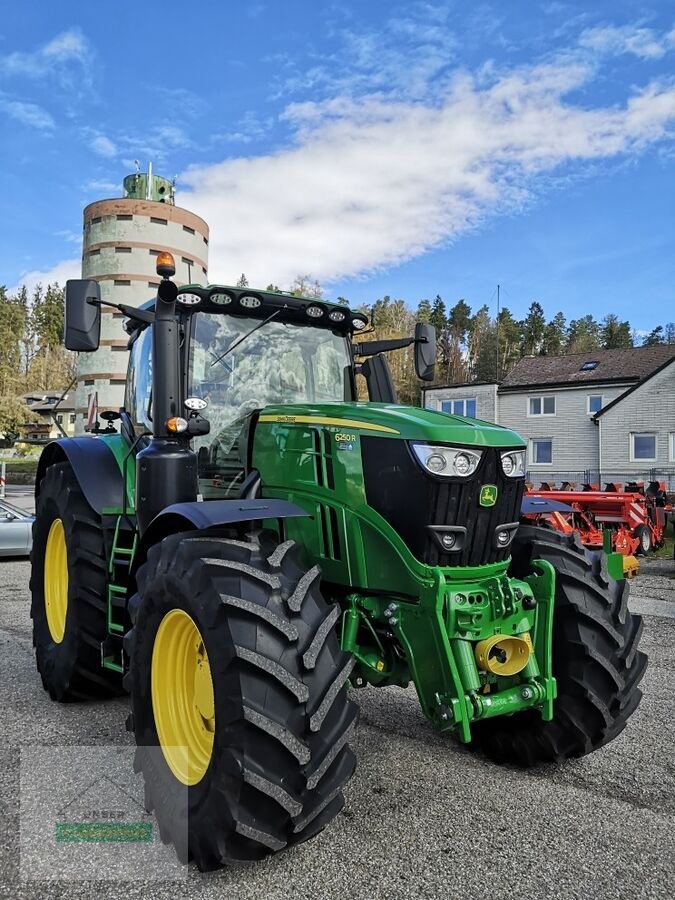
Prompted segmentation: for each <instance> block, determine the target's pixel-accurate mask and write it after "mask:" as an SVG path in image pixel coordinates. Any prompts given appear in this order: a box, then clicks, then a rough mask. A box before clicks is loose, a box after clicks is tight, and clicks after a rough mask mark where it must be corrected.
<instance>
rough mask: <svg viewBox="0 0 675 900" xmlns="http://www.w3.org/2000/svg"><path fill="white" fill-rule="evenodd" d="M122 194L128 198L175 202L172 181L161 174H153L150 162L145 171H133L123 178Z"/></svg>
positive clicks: (174, 190)
mask: <svg viewBox="0 0 675 900" xmlns="http://www.w3.org/2000/svg"><path fill="white" fill-rule="evenodd" d="M124 196H125V198H128V199H130V200H154V201H155V202H156V203H170V204H171V206H175V204H176V189H175V187H174V182H173V181H169V179H168V178H162V176H161V175H153V173H152V163H149V164H148V171H147V172H140V171H139V172H135V173H134V174H133V175H127V177H126V178H125V179H124Z"/></svg>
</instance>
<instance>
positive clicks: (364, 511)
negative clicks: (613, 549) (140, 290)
mask: <svg viewBox="0 0 675 900" xmlns="http://www.w3.org/2000/svg"><path fill="white" fill-rule="evenodd" d="M157 271H158V274H159V275H160V277H161V278H162V281H161V284H160V286H159V288H158V290H157V296H156V298H154V299H153V300H152V301H149V302H148V303H147V304H145V305H144V306H143V307H141V308H138V309H137V308H133V307H127V306H124V305H119V304H118V305H117V309H118V311H120V312H122V313H123V314H124V315H125V316H126V317H127V318H126V325H125V328H126V330H127V332H128V335H129V346H130V350H131V353H130V364H129V373H128V380H127V391H126V400H125V405H124V408H123V409H121V410H119V411H117V410H111V411H110V410H109V411H107V412H105V413H104V414H103V417H104V419H106V418H107V424H106V426H105V427H101V426H100V425H99V426H98V427H97V428H96V429H95V432H96V433H95V434H93V435H85V436H82V437H75V438H66V439H64V440H59V441H56V442H55V443H52V444H50V445H49V446H48V447H47V448H46V449H45V450H44V452H43V454H42V457H41V459H40V466H39V472H38V479H37V489H36V496H37V500H36V502H37V517H36V522H35V529H34V542H33V557H32V578H31V590H32V617H33V623H34V642H35V649H36V654H37V667H38V671H39V673H40V675H41V677H42V681H43V684H44V686H45V688H46V690H47V691H48V692H49V694H50V696H51V697H52V698H53V699H54V700H58V701H75V700H91V699H95V698H104V697H112V696H114V695H116V694H118V693H120V692H122V691H127V692H128V693H129V694H130V698H131V713H130V716H129V720H128V727H129V728H130V729H131V730H132V731H133V733H134V735H135V740H136V744H137V750H136V769H137V771H139V772H140V773H142V776H143V778H144V781H145V797H146V803H147V806H148V809H150V810H154V812H155V815H156V818H157V820H158V824H159V830H160V834H161V837H162V839H163V840H165V841H170V842H172V843H173V844H174V845H175V847H176V850H177V852H178V854H179V857H180V858H181V859H183V860H190V859H192V860H194V861H195V862H196V864H197V865H198V866H199V867H200V868H202V869H212V868H217V867H219V866H221V865H224V864H229V863H234V862H237V861H250V860H258V859H261V858H263V857H265V856H267V855H269V854H272V853H275V852H277V851H279V850H282V849H283V848H285V847H290V846H292V845H294V844H298V843H300V842H302V841H306V840H307V839H308V838H311V837H312V836H313V835H315V834H316V833H317V832H319V831H321V829H323V828H324V827H325V826H326V825H327V824H328V823H329V822H330V821H331V820H332V819H333V818H334V817H335V816H336V815H337V813H338V812H339V810H340V809H341V808H342V805H343V794H342V790H343V788H344V786H345V784H346V783H347V782H348V780H349V778H350V777H351V775H352V774H353V772H354V767H355V757H354V753H353V751H352V750H351V749H350V746H349V741H350V738H351V736H352V734H353V730H354V727H355V724H356V720H357V714H358V707H357V704H356V703H355V700H354V698H355V697H356V696H357V693H358V690H359V689H363V688H366V687H368V686H371V687H384V686H387V685H400V686H406V685H408V684H410V683H411V682H412V684H414V686H415V690H416V691H417V696H418V697H419V702H420V704H421V706H422V709H423V710H424V713H425V714H426V716H427V717H428V718H429V720H430V721H431V722H432V723H433V725H434V726H435V727H436V728H438V729H439V730H440V731H443V732H449V733H451V734H452V735H454V736H455V737H456V738H457V739H458V740H459V741H461V742H463V743H464V744H466V745H467V746H468V747H469V748H475V749H476V750H477V751H479V752H480V753H482V754H486V755H487V756H489V757H491V758H492V759H494V760H496V761H497V762H504V763H509V764H513V765H517V766H532V765H535V764H537V763H540V762H541V763H545V762H562V761H563V760H565V759H567V758H570V757H579V756H583V755H584V754H586V753H589V752H591V751H592V750H596V749H598V748H599V747H602V746H603V745H604V744H606V743H607V742H608V741H611V740H612V739H613V738H615V737H616V736H617V735H618V734H619V733H620V732H621V730H622V729H623V727H624V726H625V724H626V721H627V720H628V718H629V716H630V715H631V714H632V713H633V711H634V710H635V708H636V707H637V705H638V702H639V700H640V696H641V693H640V690H639V688H638V683H639V682H640V679H641V677H642V675H643V673H644V670H645V665H646V657H645V655H644V654H643V653H642V652H640V651H639V650H638V648H637V645H638V640H639V636H640V631H641V622H640V619H639V618H638V617H637V616H634V615H632V614H631V613H630V612H629V610H628V608H627V593H628V592H627V588H626V585H625V582H624V581H622V580H617V581H614V580H611V579H608V578H606V577H605V575H604V574H603V573H606V572H607V567H606V566H604V565H601V561H600V560H599V559H597V558H591V559H587V558H586V556H585V555H584V552H583V550H582V549H581V548H580V546H578V545H577V544H575V543H574V541H573V540H572V539H569V538H567V537H565V536H562V535H560V534H557V533H555V532H553V531H550V530H546V529H543V528H538V527H533V526H531V525H523V524H520V517H521V503H522V499H523V491H524V481H525V444H524V442H523V440H522V439H521V438H520V437H519V436H518V435H517V434H515V433H514V432H512V431H509V430H507V429H505V428H499V427H497V426H495V425H492V424H489V423H487V422H482V421H478V420H476V419H468V418H461V417H458V416H452V415H447V414H445V413H441V412H434V411H430V410H426V409H418V408H413V407H410V406H402V405H398V404H397V402H396V397H395V392H394V388H393V384H392V379H391V375H390V373H389V369H388V366H387V363H386V353H387V352H389V351H391V350H395V349H397V348H401V347H404V346H410V345H414V357H415V365H416V371H417V375H418V376H419V377H420V378H421V379H427V380H428V379H430V378H432V377H433V366H434V358H435V336H434V332H433V329H432V328H431V327H430V326H427V325H418V326H417V329H416V332H415V336H414V337H411V338H409V339H400V340H391V341H370V342H368V341H364V340H363V338H364V337H365V334H364V332H365V331H366V329H367V324H368V323H367V319H366V318H365V316H363V315H362V314H360V313H358V312H353V311H351V310H350V309H349V308H348V307H346V306H342V305H337V304H332V303H327V302H324V301H320V300H315V299H304V298H302V297H295V296H291V295H289V294H285V293H280V292H270V291H258V290H251V289H250V288H248V287H247V288H231V287H224V286H220V285H216V286H210V287H201V286H198V285H188V286H185V287H181V288H180V289H179V288H178V287H177V286H176V284H175V282H173V281H172V280H171V277H172V276H173V274H174V272H175V267H174V263H173V259H172V258H171V256H170V254H160V256H159V257H158V269H157ZM102 305H107V306H115V304H110V303H104V302H103V301H101V295H100V289H99V285H98V284H97V283H96V282H94V281H69V282H68V285H67V291H66V336H65V339H66V346H67V347H69V348H70V349H72V350H76V351H80V352H87V351H93V350H95V349H96V348H97V347H98V345H99V339H100V320H101V306H102ZM359 379H362V380H363V384H364V385H365V390H367V394H368V397H369V400H368V401H364V402H360V401H358V400H357V391H358V381H359Z"/></svg>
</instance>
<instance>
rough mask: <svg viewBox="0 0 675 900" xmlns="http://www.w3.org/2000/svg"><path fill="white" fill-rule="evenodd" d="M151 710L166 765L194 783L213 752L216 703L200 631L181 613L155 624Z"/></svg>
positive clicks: (171, 615)
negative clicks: (156, 627) (157, 624)
mask: <svg viewBox="0 0 675 900" xmlns="http://www.w3.org/2000/svg"><path fill="white" fill-rule="evenodd" d="M151 685H152V712H153V715H154V717H155V727H156V728H157V736H158V737H159V744H160V746H161V748H162V753H163V754H164V759H165V760H166V762H167V765H168V766H169V768H170V769H171V771H172V772H173V774H174V775H175V776H176V778H177V779H178V780H179V781H180V782H181V783H182V784H187V785H192V784H197V782H199V781H201V780H202V778H203V777H204V775H205V773H206V770H207V769H208V767H209V763H210V762H211V754H212V753H213V735H214V732H215V708H214V706H215V704H214V697H213V681H212V680H211V668H210V666H209V657H208V655H207V653H206V647H205V646H204V641H203V639H202V636H201V634H200V632H199V629H198V628H197V626H196V625H195V623H194V622H193V620H192V619H191V618H190V616H189V615H188V614H187V613H186V612H183V610H182V609H172V610H171V612H168V613H167V614H166V615H165V616H164V618H163V619H162V621H161V622H160V623H159V628H158V629H157V635H156V636H155V645H154V647H153V649H152V667H151Z"/></svg>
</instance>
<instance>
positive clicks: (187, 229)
mask: <svg viewBox="0 0 675 900" xmlns="http://www.w3.org/2000/svg"><path fill="white" fill-rule="evenodd" d="M183 231H187V233H188V234H194V233H195V230H194V228H190V226H189V225H183Z"/></svg>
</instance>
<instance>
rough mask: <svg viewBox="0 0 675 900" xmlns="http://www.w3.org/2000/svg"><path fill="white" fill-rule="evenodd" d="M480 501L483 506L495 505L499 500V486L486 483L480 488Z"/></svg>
mask: <svg viewBox="0 0 675 900" xmlns="http://www.w3.org/2000/svg"><path fill="white" fill-rule="evenodd" d="M478 502H479V503H480V505H481V506H494V505H495V503H496V502H497V486H496V485H494V484H484V485H483V487H482V488H481V489H480V496H479V497H478Z"/></svg>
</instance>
